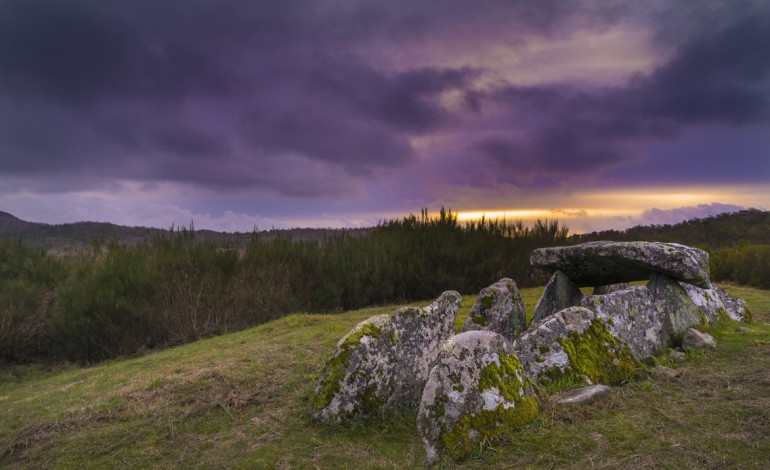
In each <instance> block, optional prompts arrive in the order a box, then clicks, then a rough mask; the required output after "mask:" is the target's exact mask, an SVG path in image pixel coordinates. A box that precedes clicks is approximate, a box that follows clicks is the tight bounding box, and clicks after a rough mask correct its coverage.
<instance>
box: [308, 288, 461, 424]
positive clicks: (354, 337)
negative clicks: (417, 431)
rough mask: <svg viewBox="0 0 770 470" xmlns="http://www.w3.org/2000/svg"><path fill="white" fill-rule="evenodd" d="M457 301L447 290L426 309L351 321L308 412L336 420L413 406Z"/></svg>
mask: <svg viewBox="0 0 770 470" xmlns="http://www.w3.org/2000/svg"><path fill="white" fill-rule="evenodd" d="M460 301H461V297H460V294H458V293H457V292H454V291H447V292H444V293H443V294H442V295H441V296H440V297H439V298H438V299H437V300H436V301H435V302H433V303H432V304H431V305H429V306H427V307H425V308H416V307H405V308H400V309H398V310H396V312H395V314H394V315H393V316H390V315H377V316H374V317H371V318H369V319H368V320H365V321H363V322H361V323H359V324H358V325H356V327H355V328H353V329H352V330H351V331H350V332H349V333H348V334H347V335H345V336H344V337H343V338H342V339H341V340H340V342H339V343H338V344H337V348H336V350H335V353H334V355H333V356H332V357H331V358H330V359H329V360H328V361H327V362H326V365H325V366H324V369H323V371H322V372H321V376H320V378H319V380H318V385H317V386H316V390H315V394H314V395H313V397H312V398H311V406H310V413H311V415H312V416H314V417H315V418H316V419H319V420H321V421H323V422H326V423H338V422H343V421H349V420H353V419H357V418H361V417H366V416H377V415H380V414H382V413H386V412H388V411H394V410H404V409H406V410H409V409H412V410H413V409H415V408H417V405H418V404H419V402H420V396H421V393H422V390H423V387H424V386H425V382H426V380H427V379H428V374H429V373H430V370H431V368H432V367H433V364H434V362H435V360H436V358H437V357H438V354H439V352H440V350H441V345H442V344H443V343H444V342H445V341H446V340H447V339H449V338H450V337H451V336H452V334H453V333H454V321H455V317H456V315H457V311H458V310H459V308H460Z"/></svg>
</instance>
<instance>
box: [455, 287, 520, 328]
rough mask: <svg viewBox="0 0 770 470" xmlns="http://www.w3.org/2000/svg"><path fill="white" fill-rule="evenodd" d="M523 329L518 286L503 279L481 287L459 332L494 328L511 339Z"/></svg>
mask: <svg viewBox="0 0 770 470" xmlns="http://www.w3.org/2000/svg"><path fill="white" fill-rule="evenodd" d="M526 328H527V317H526V313H525V311H524V302H523V301H522V300H521V295H519V289H518V288H517V287H516V283H515V282H513V280H511V279H508V278H503V279H500V280H499V281H497V282H496V283H494V284H492V285H491V286H489V287H485V288H484V289H482V290H481V292H480V293H479V297H478V299H477V300H476V303H475V304H474V305H473V307H472V308H471V312H470V314H469V315H468V318H467V319H466V320H465V324H464V325H463V328H462V332H466V331H476V330H482V331H494V332H495V333H499V334H501V335H503V336H504V337H505V338H506V339H508V340H510V341H513V340H514V339H515V338H517V337H518V336H519V335H520V334H521V333H522V332H523V331H524V330H525V329H526Z"/></svg>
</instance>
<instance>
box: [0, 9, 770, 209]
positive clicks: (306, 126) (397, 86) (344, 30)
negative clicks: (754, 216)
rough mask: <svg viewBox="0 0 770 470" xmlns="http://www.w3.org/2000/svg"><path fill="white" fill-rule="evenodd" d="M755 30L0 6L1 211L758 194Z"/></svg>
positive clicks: (765, 142) (486, 17)
mask: <svg viewBox="0 0 770 470" xmlns="http://www.w3.org/2000/svg"><path fill="white" fill-rule="evenodd" d="M645 3H647V2H645ZM767 24H770V4H768V3H767V2H764V1H759V0H758V1H751V0H746V1H720V0H713V1H706V2H703V1H698V2H694V1H693V2H675V3H671V2H659V3H658V2H650V3H647V4H642V5H640V4H639V2H632V1H622V0H619V1H615V2H606V1H598V0H596V1H594V0H571V1H550V0H549V1H539V2H531V1H525V0H520V1H502V0H500V1H490V2H484V3H482V4H478V3H473V2H466V1H460V0H451V1H446V2H415V1H408V0H398V1H393V2H387V3H376V2H366V1H353V0H349V1H346V0H343V1H309V0H308V1H292V2H286V1H277V0H276V1H259V2H244V1H236V0H225V1H207V0H193V1H189V0H185V1H182V0H171V1H165V2H154V1H149V0H138V1H132V2H103V1H98V0H71V1H67V2H61V1H58V0H7V1H4V2H2V3H0V70H1V71H2V72H1V73H0V173H1V174H2V175H3V179H2V180H1V181H2V183H1V184H0V193H2V194H6V195H9V194H18V193H20V192H27V193H34V194H44V193H53V194H55V193H67V192H83V191H107V192H109V191H113V190H114V187H116V186H121V185H122V184H123V182H125V181H132V182H137V184H138V185H139V186H140V187H141V186H142V185H152V184H167V183H168V184H173V185H176V186H175V187H186V188H188V189H189V190H191V191H195V190H196V188H197V189H199V190H200V191H204V192H215V193H218V194H232V195H233V198H235V197H237V198H239V199H238V200H239V201H240V200H242V199H243V197H244V194H246V195H250V196H251V197H253V198H270V200H271V201H273V200H275V201H279V202H277V203H275V204H272V205H271V207H272V209H270V212H269V213H267V212H263V213H260V214H259V216H260V217H265V218H267V219H270V220H273V219H277V218H279V217H280V214H281V211H282V210H283V209H286V210H288V208H289V207H292V208H294V207H297V206H298V205H299V206H302V205H303V201H308V202H310V201H312V202H313V203H314V204H312V207H313V210H317V209H318V206H317V204H316V203H317V201H319V200H323V201H329V204H330V206H328V207H329V211H330V213H331V214H332V215H331V217H334V215H333V214H334V213H336V212H340V213H341V212H343V211H345V210H349V209H350V208H352V207H355V210H356V211H357V213H362V212H365V211H366V208H367V207H369V208H371V209H372V210H377V211H387V210H388V207H389V208H392V209H393V210H401V209H402V208H403V206H410V208H409V209H410V210H414V209H416V208H417V207H420V206H421V205H423V204H427V203H429V202H431V201H436V200H439V199H441V198H443V197H444V196H445V195H446V194H447V192H450V193H454V194H455V196H456V197H455V199H456V200H462V198H463V197H462V195H461V194H460V193H462V192H463V191H470V190H476V189H479V188H481V189H485V188H489V189H490V190H492V189H494V188H498V187H501V188H509V187H514V188H518V190H520V191H527V192H542V193H546V192H548V191H550V188H560V190H563V188H565V187H566V188H581V187H583V188H601V187H609V186H614V187H615V186H618V185H640V186H644V185H647V186H654V185H656V184H661V183H665V184H668V185H671V184H675V183H677V182H679V183H688V184H689V183H693V184H696V183H697V184H702V183H709V184H710V183H713V184H727V183H729V184H740V183H742V182H763V181H770V164H768V163H766V160H767V158H766V155H767V151H768V149H770V136H767V135H764V134H766V133H762V132H761V131H760V130H758V129H763V128H764V126H766V125H767V122H768V118H769V117H770V109H769V106H770V102H769V100H770V32H768V31H770V28H767V27H766V25H767ZM609 33H612V34H609ZM601 35H604V36H601ZM605 36H606V37H612V38H613V44H611V46H612V50H611V51H610V52H611V54H610V56H611V57H613V58H615V59H613V60H617V57H620V56H622V53H621V52H618V51H624V50H626V51H628V54H629V55H631V56H630V57H628V65H625V66H622V65H613V66H612V67H608V65H607V64H606V63H603V62H602V61H601V60H600V57H599V56H600V55H601V54H600V53H601V50H599V49H597V48H601V47H610V46H609V45H607V44H600V45H597V44H594V43H592V41H595V38H597V37H605ZM587 38H588V39H587ZM591 38H594V39H591ZM640 41H642V42H644V44H640ZM642 46H644V47H642ZM538 51H540V52H538ZM565 51H567V52H565ZM640 51H641V52H640ZM645 51H646V52H645ZM554 54H555V55H554ZM564 54H571V55H572V57H564V56H563V55H564ZM639 54H646V55H645V56H643V57H642V56H639ZM568 59H569V60H570V61H571V62H570V63H571V64H573V65H571V66H570V67H565V68H564V69H563V70H567V71H573V72H574V71H575V70H576V68H577V67H582V68H584V70H581V71H580V73H579V74H577V75H575V76H572V75H569V74H567V75H564V76H560V75H559V73H558V71H555V69H554V64H555V63H559V62H564V61H566V60H568ZM638 64H649V65H648V66H646V67H644V68H639V67H643V66H642V65H638ZM560 70H561V69H560ZM538 74H542V78H538ZM578 75H579V76H578ZM555 76H558V77H559V78H558V80H554V78H553V77H555ZM704 136H706V137H704ZM704 138H705V139H710V140H709V141H710V142H711V141H719V142H720V144H719V145H710V146H707V148H703V147H704V146H703V145H700V146H699V145H698V143H700V142H703V141H704ZM726 148H727V149H735V150H736V151H734V152H730V154H729V155H728V154H726V152H725V149H726ZM121 187H124V186H121ZM273 198H277V199H273ZM281 198H283V199H281ZM382 198H384V199H382ZM375 199H379V200H375ZM9 200H10V199H9ZM219 200H220V201H221V202H220V204H221V205H220V206H219V207H218V209H216V210H215V211H214V212H217V211H218V212H219V213H225V212H226V211H227V210H234V208H233V207H230V206H228V205H227V204H228V203H227V201H226V198H220V199H219ZM281 200H282V201H284V202H283V203H282V202H280V201H281ZM232 201H235V199H232ZM383 201H387V203H386V202H383ZM177 202H178V201H177ZM175 203H176V202H175ZM233 204H234V202H233ZM307 205H308V207H310V204H307ZM367 205H368V206H367ZM386 206H387V207H386ZM209 209H210V208H209ZM184 210H190V211H191V213H203V212H204V211H203V209H201V208H196V207H189V208H185V209H184ZM207 210H208V209H207ZM238 210H239V211H244V210H245V209H244V208H240V209H238ZM291 210H294V209H291Z"/></svg>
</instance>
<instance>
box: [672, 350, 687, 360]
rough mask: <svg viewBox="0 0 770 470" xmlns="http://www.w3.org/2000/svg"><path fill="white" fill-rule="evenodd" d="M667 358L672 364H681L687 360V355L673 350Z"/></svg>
mask: <svg viewBox="0 0 770 470" xmlns="http://www.w3.org/2000/svg"><path fill="white" fill-rule="evenodd" d="M668 357H669V358H671V360H672V361H674V362H682V361H684V360H686V359H687V354H685V353H684V352H682V351H678V350H674V351H671V352H670V353H668Z"/></svg>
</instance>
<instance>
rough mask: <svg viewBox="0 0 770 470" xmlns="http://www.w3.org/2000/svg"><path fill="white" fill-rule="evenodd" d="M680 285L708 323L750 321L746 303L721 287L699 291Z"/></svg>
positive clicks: (715, 286) (684, 284) (687, 285)
mask: <svg viewBox="0 0 770 470" xmlns="http://www.w3.org/2000/svg"><path fill="white" fill-rule="evenodd" d="M680 285H681V286H682V288H683V289H684V290H685V292H687V295H688V296H689V297H690V300H692V301H693V303H694V304H695V305H696V306H697V307H698V309H699V311H700V313H701V316H702V317H703V318H704V319H705V320H708V322H709V323H714V322H720V321H724V320H728V319H729V320H735V321H744V322H748V321H751V312H750V311H749V309H748V307H747V306H746V301H745V300H743V299H739V298H737V297H733V296H732V295H730V294H728V293H727V292H726V291H725V290H724V289H723V288H722V286H719V285H717V284H711V289H701V288H700V287H695V286H693V285H690V284H687V283H683V282H682V283H680Z"/></svg>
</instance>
